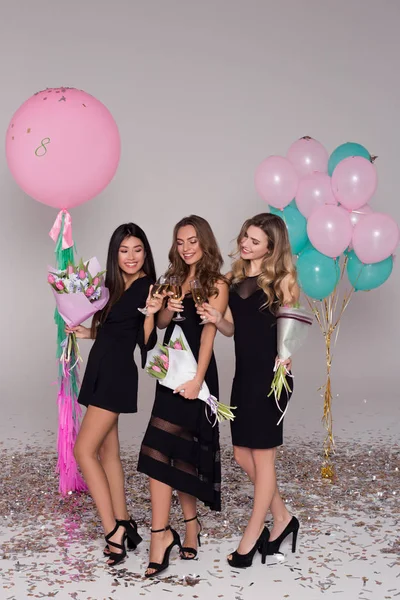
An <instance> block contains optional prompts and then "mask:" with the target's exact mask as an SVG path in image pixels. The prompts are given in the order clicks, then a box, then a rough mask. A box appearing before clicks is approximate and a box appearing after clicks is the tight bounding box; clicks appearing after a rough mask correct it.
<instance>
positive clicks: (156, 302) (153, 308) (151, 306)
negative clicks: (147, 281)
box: [146, 285, 166, 315]
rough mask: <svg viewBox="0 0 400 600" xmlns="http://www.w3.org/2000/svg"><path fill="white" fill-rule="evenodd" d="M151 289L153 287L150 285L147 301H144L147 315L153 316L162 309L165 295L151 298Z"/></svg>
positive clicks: (155, 295) (156, 295)
mask: <svg viewBox="0 0 400 600" xmlns="http://www.w3.org/2000/svg"><path fill="white" fill-rule="evenodd" d="M153 287H154V286H152V285H151V286H150V289H149V295H148V296H147V300H146V309H147V314H148V315H155V314H156V313H158V312H159V311H160V310H161V309H162V305H163V302H164V298H165V296H166V294H165V293H162V294H154V296H152V295H151V292H152V289H153Z"/></svg>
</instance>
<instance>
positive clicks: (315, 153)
mask: <svg viewBox="0 0 400 600" xmlns="http://www.w3.org/2000/svg"><path fill="white" fill-rule="evenodd" d="M287 158H288V159H289V160H290V162H291V163H292V165H293V166H294V168H295V169H296V172H297V174H298V176H299V177H305V176H306V175H311V173H313V172H314V171H319V172H320V173H327V172H328V159H329V156H328V152H327V151H326V150H325V148H324V146H323V145H322V144H321V143H320V142H317V140H314V139H313V138H310V137H303V138H301V139H299V140H297V141H296V142H294V143H293V144H292V145H291V146H290V148H289V150H288V153H287Z"/></svg>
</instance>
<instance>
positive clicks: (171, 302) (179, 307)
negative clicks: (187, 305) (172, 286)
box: [167, 292, 183, 313]
mask: <svg viewBox="0 0 400 600" xmlns="http://www.w3.org/2000/svg"><path fill="white" fill-rule="evenodd" d="M170 293H171V292H169V293H168V294H167V296H169V298H168V302H167V308H168V310H169V311H170V312H173V313H176V312H177V313H181V312H182V311H183V303H182V298H181V299H180V300H177V299H176V298H171V296H170Z"/></svg>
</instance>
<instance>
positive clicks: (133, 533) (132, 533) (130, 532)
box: [117, 519, 143, 550]
mask: <svg viewBox="0 0 400 600" xmlns="http://www.w3.org/2000/svg"><path fill="white" fill-rule="evenodd" d="M117 523H119V524H120V525H122V527H125V531H126V537H127V541H126V545H127V546H128V550H136V548H137V547H138V546H139V544H140V542H142V541H143V538H142V536H141V535H139V533H138V526H137V523H136V521H134V520H133V519H129V521H117Z"/></svg>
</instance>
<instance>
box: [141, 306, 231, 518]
mask: <svg viewBox="0 0 400 600" xmlns="http://www.w3.org/2000/svg"><path fill="white" fill-rule="evenodd" d="M183 307H184V312H183V314H184V316H185V317H186V320H185V321H182V322H180V323H179V325H180V326H181V328H182V330H183V332H184V334H185V336H186V339H187V341H188V342H189V345H190V348H191V350H192V352H193V354H194V356H195V358H196V360H197V359H198V354H199V349H200V337H201V334H202V331H203V327H202V326H201V325H200V318H199V316H198V315H197V313H196V308H195V304H194V302H193V299H192V298H191V296H186V297H185V298H184V299H183ZM174 327H175V323H174V322H173V321H171V323H170V324H169V326H168V328H167V330H166V333H165V337H164V343H168V342H169V340H170V338H171V335H172V332H173V329H174ZM205 381H206V383H207V385H208V387H209V389H210V393H211V394H212V395H214V396H215V397H217V398H218V373H217V365H216V362H215V358H214V355H212V357H211V360H210V364H209V367H208V369H207V373H206V376H205ZM182 383H185V381H182ZM206 408H207V407H206V404H205V403H204V402H203V401H201V400H186V399H185V398H182V396H180V395H179V394H174V393H173V390H170V389H168V388H166V387H164V386H162V385H160V384H159V383H158V382H157V388H156V397H155V401H154V406H153V410H152V414H151V418H150V422H149V425H148V427H147V431H146V433H145V436H144V439H143V442H142V446H141V449H140V454H139V463H138V470H139V471H140V472H142V473H145V474H146V475H148V476H149V477H152V478H153V479H156V480H157V481H161V482H162V483H165V484H167V485H169V486H171V487H172V488H173V489H175V490H178V491H180V492H185V493H186V494H190V495H191V496H195V497H196V498H198V499H199V500H201V501H202V502H204V504H205V505H206V506H209V507H210V508H211V509H212V510H221V463H220V449H219V430H218V424H217V425H215V427H213V426H212V424H211V423H210V421H209V420H208V418H207V415H206V412H205V409H206Z"/></svg>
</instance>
